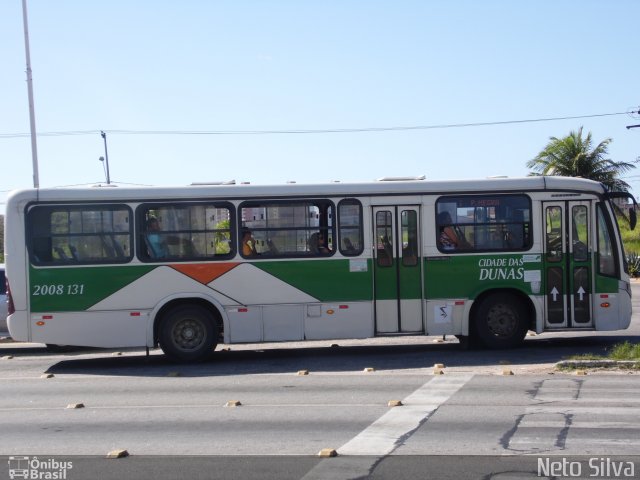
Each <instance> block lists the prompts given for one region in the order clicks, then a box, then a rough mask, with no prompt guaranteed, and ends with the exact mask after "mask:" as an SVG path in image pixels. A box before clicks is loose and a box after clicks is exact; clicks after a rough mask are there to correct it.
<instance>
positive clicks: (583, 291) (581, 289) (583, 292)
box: [578, 287, 587, 301]
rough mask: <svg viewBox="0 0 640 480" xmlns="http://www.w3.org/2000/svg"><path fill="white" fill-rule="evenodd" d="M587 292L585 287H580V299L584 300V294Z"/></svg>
mask: <svg viewBox="0 0 640 480" xmlns="http://www.w3.org/2000/svg"><path fill="white" fill-rule="evenodd" d="M585 293H587V292H585V290H584V288H582V287H580V288H579V289H578V295H579V296H580V301H582V300H584V294H585Z"/></svg>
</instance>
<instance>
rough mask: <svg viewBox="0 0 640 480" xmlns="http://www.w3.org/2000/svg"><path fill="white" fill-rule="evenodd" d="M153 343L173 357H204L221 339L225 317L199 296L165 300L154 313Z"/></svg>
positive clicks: (208, 354) (190, 360) (194, 360)
mask: <svg viewBox="0 0 640 480" xmlns="http://www.w3.org/2000/svg"><path fill="white" fill-rule="evenodd" d="M153 335H154V343H155V344H156V345H157V344H159V345H160V347H161V348H162V350H163V351H164V353H165V354H166V355H167V356H169V357H171V358H172V359H174V360H178V361H183V362H197V361H203V360H206V359H207V358H209V357H210V355H211V354H212V353H213V351H214V350H215V348H216V346H217V345H218V343H220V342H222V341H223V339H224V321H223V318H222V315H221V313H220V311H219V310H218V308H216V306H214V305H212V304H211V303H210V302H208V301H206V300H205V299H201V298H179V299H175V300H172V301H170V302H167V303H166V304H165V305H163V306H162V308H160V310H159V311H158V312H157V313H156V315H155V319H154V326H153Z"/></svg>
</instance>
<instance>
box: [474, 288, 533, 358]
mask: <svg viewBox="0 0 640 480" xmlns="http://www.w3.org/2000/svg"><path fill="white" fill-rule="evenodd" d="M528 325H529V319H528V318H527V311H526V309H525V307H524V305H523V304H522V301H521V300H519V299H518V298H517V297H515V296H514V295H511V294H508V293H498V294H494V295H491V296H489V297H487V298H485V299H484V300H483V301H482V303H481V304H480V306H479V307H478V310H477V312H476V315H475V321H474V327H475V334H476V337H477V340H479V341H480V342H481V343H483V344H484V345H485V346H486V347H489V348H513V347H516V346H518V345H520V344H521V343H522V341H523V340H524V337H525V335H526V334H527V329H528Z"/></svg>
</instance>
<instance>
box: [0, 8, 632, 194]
mask: <svg viewBox="0 0 640 480" xmlns="http://www.w3.org/2000/svg"><path fill="white" fill-rule="evenodd" d="M27 8H28V27H29V41H30V52H31V68H32V76H33V89H34V111H35V122H36V131H37V132H38V137H37V151H38V172H39V173H38V174H39V183H40V186H41V187H59V186H67V185H78V184H93V183H98V182H104V181H105V172H104V163H103V162H100V160H99V157H101V156H102V157H103V156H105V145H104V142H103V139H102V137H101V135H100V131H104V132H106V140H107V149H108V152H107V153H108V159H109V167H110V177H111V180H112V182H115V183H121V184H134V185H162V186H168V185H188V184H191V183H192V182H208V181H211V182H215V181H228V180H231V179H234V180H236V181H237V182H251V183H255V184H283V183H285V182H287V181H296V182H298V183H317V182H330V181H336V180H339V181H343V182H346V181H369V180H375V179H377V178H380V177H388V176H418V175H425V176H426V177H427V179H434V180H443V179H469V178H484V177H488V176H509V177H519V176H525V175H527V173H528V169H527V168H526V162H527V161H528V160H530V159H532V158H533V157H535V156H536V154H537V153H538V152H539V151H540V150H542V149H543V148H544V146H545V145H546V144H547V142H548V141H549V138H550V137H552V136H555V137H562V136H565V135H568V134H569V132H570V131H572V130H577V129H579V128H580V127H583V128H584V131H585V133H586V132H591V133H592V134H593V138H594V141H595V142H596V143H598V142H600V141H602V140H604V139H605V138H611V139H612V140H613V141H612V143H611V145H610V147H609V154H610V158H611V159H612V160H616V161H625V162H633V161H635V160H636V159H637V158H638V157H639V156H640V128H636V129H627V128H626V126H629V125H637V124H640V118H639V116H638V115H637V114H636V115H631V114H628V113H627V112H631V111H633V110H634V109H635V110H636V112H637V111H638V110H639V109H640V107H639V105H640V91H639V89H638V85H640V83H639V82H640V62H639V61H638V18H640V1H637V0H615V1H611V0H601V1H595V0H575V1H570V0H553V1H552V0H549V1H545V0H540V1H535V2H519V1H506V0H504V1H491V0H485V1H472V0H469V1H461V0H451V1H429V0H422V1H418V0H415V1H412V0H393V1H391V0H388V1H376V0H323V1H311V0H309V1H301V0H291V1H285V0H272V1H267V0H256V1H248V0H234V1H232V0H229V1H224V0H220V1H207V0H181V1H176V0H174V1H167V0H154V1H147V0H134V1H132V0H111V1H109V2H94V1H86V0H28V2H27ZM22 13H23V12H22V2H21V0H3V1H2V2H0V65H1V67H0V69H1V70H0V71H1V73H2V74H1V75H0V91H1V92H2V93H1V94H0V99H1V102H0V162H1V163H0V166H1V169H0V203H4V202H5V200H6V195H7V192H8V191H10V190H13V189H18V188H30V187H32V186H33V168H32V151H31V141H30V138H29V131H30V128H29V108H28V96H27V82H26V73H25V72H26V60H25V42H24V39H25V35H24V30H23V17H22ZM603 114H607V115H605V116H598V117H595V116H594V117H591V118H573V119H565V120H553V121H536V122H521V121H522V120H543V119H549V118H558V117H581V116H585V117H586V116H593V115H603ZM608 114H615V115H608ZM509 121H517V123H501V122H509ZM493 122H500V124H498V125H475V126H473V125H472V126H464V127H463V126H459V125H462V124H481V123H493ZM446 125H456V126H450V127H446V128H440V127H442V126H446ZM394 127H409V128H407V129H404V128H401V129H393V128H394ZM411 127H429V128H411ZM432 127H434V128H432ZM435 127H438V128H435ZM367 129H372V130H367ZM331 130H332V131H333V132H328V131H331ZM335 130H342V131H339V132H335ZM344 130H348V131H344ZM353 130H365V131H353ZM292 131H293V132H297V133H291V132H292ZM309 131H311V133H309ZM54 132H57V134H55V135H52V133H54ZM145 132H156V133H153V134H150V133H145ZM168 132H171V133H168ZM194 132H198V133H194ZM202 132H207V133H202ZM232 132H235V133H232ZM251 132H254V133H251ZM274 132H275V133H274ZM284 132H287V133H284ZM626 180H627V182H628V183H630V184H631V186H632V188H633V189H634V190H633V191H634V194H635V195H638V192H639V191H640V168H638V169H636V170H635V171H632V172H631V173H629V174H628V176H627V178H626Z"/></svg>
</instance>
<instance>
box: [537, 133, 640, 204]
mask: <svg viewBox="0 0 640 480" xmlns="http://www.w3.org/2000/svg"><path fill="white" fill-rule="evenodd" d="M611 141H612V140H611V138H607V139H605V140H603V141H602V142H600V143H599V144H598V145H596V146H595V147H593V139H592V138H591V132H589V133H588V134H587V136H586V137H583V136H582V127H580V130H578V131H577V132H575V131H571V132H569V135H567V136H566V137H563V138H556V137H551V138H550V139H549V143H548V144H547V146H546V147H545V148H544V149H543V150H542V151H541V152H540V153H539V154H538V155H537V156H536V157H535V158H534V159H533V160H529V161H528V162H527V167H528V168H530V169H531V170H532V171H531V173H530V175H559V176H565V177H582V178H588V179H590V180H595V181H596V182H601V183H603V184H605V185H606V186H607V187H608V188H609V189H610V190H613V191H623V192H627V191H629V189H630V188H631V187H630V185H629V184H628V183H627V182H625V181H624V180H622V179H621V178H620V176H621V175H622V174H623V173H625V172H627V171H629V170H631V169H633V168H636V166H635V165H634V164H633V163H635V162H633V163H627V162H615V161H613V160H611V159H609V158H607V155H608V147H609V144H610V143H611ZM636 161H637V160H636Z"/></svg>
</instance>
